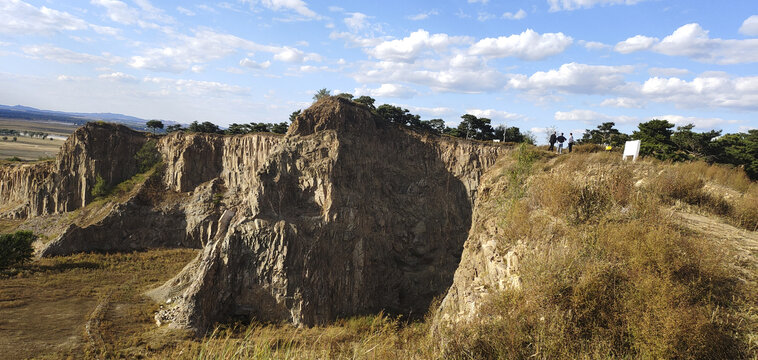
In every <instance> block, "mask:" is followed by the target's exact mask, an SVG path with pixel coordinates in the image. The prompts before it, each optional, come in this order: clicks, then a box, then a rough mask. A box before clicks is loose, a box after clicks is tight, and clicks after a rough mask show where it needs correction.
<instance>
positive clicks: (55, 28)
mask: <svg viewBox="0 0 758 360" xmlns="http://www.w3.org/2000/svg"><path fill="white" fill-rule="evenodd" d="M86 28H87V23H86V22H85V21H84V20H82V19H79V18H77V17H76V16H73V15H71V14H69V13H67V12H65V11H58V10H53V9H50V8H47V7H45V6H42V7H39V8H38V7H35V6H33V5H30V4H28V3H25V2H23V1H19V0H6V1H2V2H0V34H8V35H30V34H36V35H49V34H53V33H57V32H60V31H71V30H83V29H86Z"/></svg>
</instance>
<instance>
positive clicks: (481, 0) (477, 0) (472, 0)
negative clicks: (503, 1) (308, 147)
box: [468, 0, 490, 4]
mask: <svg viewBox="0 0 758 360" xmlns="http://www.w3.org/2000/svg"><path fill="white" fill-rule="evenodd" d="M488 2H490V0H468V3H469V4H475V3H482V4H486V3H488Z"/></svg>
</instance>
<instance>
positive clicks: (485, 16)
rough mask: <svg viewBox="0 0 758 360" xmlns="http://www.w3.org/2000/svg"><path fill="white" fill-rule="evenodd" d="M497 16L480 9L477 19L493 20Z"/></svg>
mask: <svg viewBox="0 0 758 360" xmlns="http://www.w3.org/2000/svg"><path fill="white" fill-rule="evenodd" d="M496 17H497V15H495V14H490V13H488V12H484V11H480V12H479V13H478V14H477V16H476V19H477V20H479V21H487V20H492V19H494V18H496Z"/></svg>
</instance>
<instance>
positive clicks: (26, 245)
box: [0, 231, 37, 270]
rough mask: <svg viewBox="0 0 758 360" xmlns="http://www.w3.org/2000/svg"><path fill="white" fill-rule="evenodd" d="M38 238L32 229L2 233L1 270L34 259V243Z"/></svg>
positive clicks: (0, 241) (0, 242)
mask: <svg viewBox="0 0 758 360" xmlns="http://www.w3.org/2000/svg"><path fill="white" fill-rule="evenodd" d="M36 239H37V236H36V235H34V234H33V233H32V232H31V231H16V232H15V233H13V234H3V235H0V270H5V269H8V268H10V267H14V266H18V265H23V264H24V263H25V262H27V261H29V260H31V259H32V255H34V248H33V247H32V243H34V240H36Z"/></svg>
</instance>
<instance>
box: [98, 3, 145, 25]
mask: <svg viewBox="0 0 758 360" xmlns="http://www.w3.org/2000/svg"><path fill="white" fill-rule="evenodd" d="M92 4H93V5H98V6H102V7H104V8H105V11H106V15H107V16H108V18H109V19H111V20H112V21H115V22H117V23H119V24H125V25H131V24H135V23H136V22H137V20H138V19H139V12H138V11H137V9H135V8H132V7H130V6H129V5H127V4H126V3H124V2H123V1H118V0H92Z"/></svg>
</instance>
